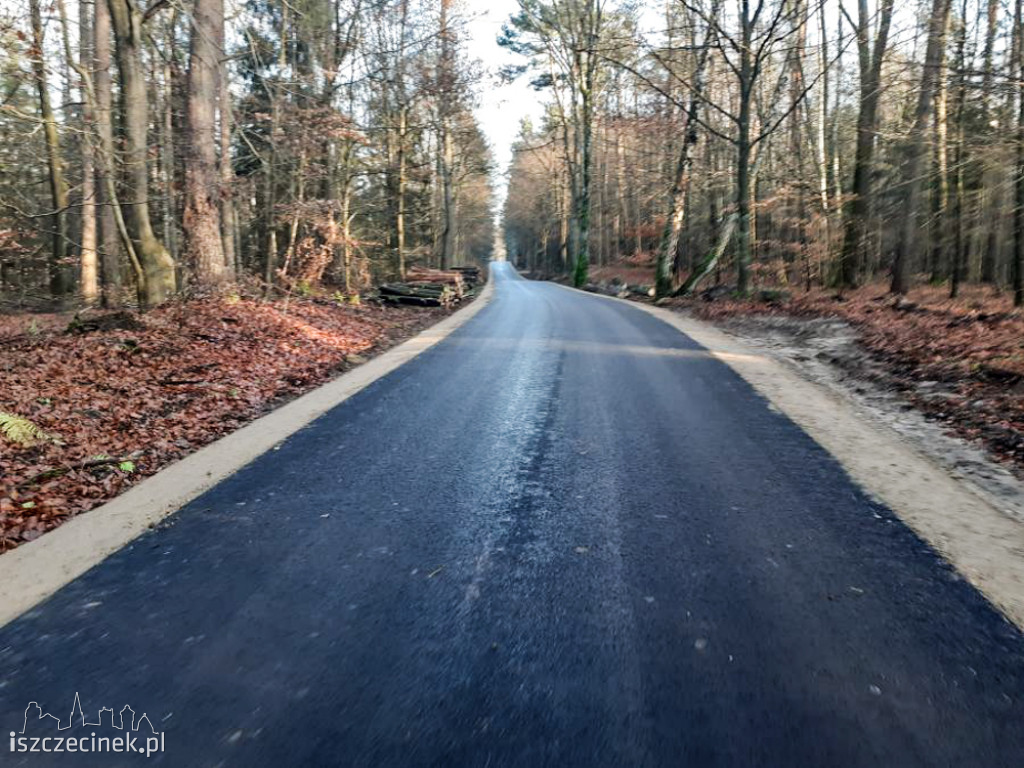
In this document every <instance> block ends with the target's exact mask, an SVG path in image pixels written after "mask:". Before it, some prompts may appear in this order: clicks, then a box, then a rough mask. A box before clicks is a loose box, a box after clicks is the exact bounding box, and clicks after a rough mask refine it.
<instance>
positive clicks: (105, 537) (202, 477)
mask: <svg viewBox="0 0 1024 768" xmlns="http://www.w3.org/2000/svg"><path fill="white" fill-rule="evenodd" d="M493 294H494V279H493V277H492V278H491V279H489V280H488V281H487V283H486V285H485V286H484V289H483V291H481V293H480V295H479V296H477V298H476V299H475V300H474V301H473V302H472V303H471V304H469V305H468V306H466V307H464V308H462V309H460V310H458V311H457V312H455V313H453V314H452V315H450V316H448V317H446V318H445V319H444V320H442V321H440V322H439V323H436V324H435V325H432V326H431V327H429V328H427V329H426V330H424V331H422V332H421V333H419V334H417V335H416V336H414V337H412V338H411V339H408V340H407V341H404V342H402V343H401V344H399V345H398V346H396V347H394V348H393V349H390V350H388V351H386V352H384V353H382V354H380V355H378V356H376V357H374V358H372V359H371V360H369V361H368V362H366V363H363V364H362V365H360V366H358V367H357V368H355V369H353V370H351V371H348V372H347V373H344V374H342V375H341V376H338V377H337V378H335V379H333V380H331V381H329V382H327V383H326V384H324V385H322V386H320V387H318V388H317V389H314V390H313V391H311V392H307V393H306V394H305V395H302V396H301V397H298V398H296V399H295V400H293V401H292V402H290V403H287V404H286V405H283V406H281V407H280V408H278V409H276V410H274V411H272V412H271V413H269V414H267V415H266V416H262V417H260V418H259V419H256V420H255V421H253V422H251V423H250V424H247V425H246V426H244V427H242V428H241V429H238V430H236V431H235V432H232V433H231V434H230V435H226V436H225V437H222V438H221V439H219V440H217V441H215V442H213V443H210V444H209V445H207V446H205V447H203V448H201V449H199V450H198V451H196V452H195V453H192V454H190V455H188V456H186V457H185V458H183V459H181V460H180V461H177V462H175V463H174V464H171V465H170V466H167V467H165V468H164V469H162V470H160V471H159V472H157V473H156V474H155V475H153V476H151V477H148V478H146V479H145V480H143V481H142V482H140V483H138V484H137V485H134V486H132V487H131V488H129V489H128V490H127V491H125V492H124V493H123V494H121V495H120V496H117V497H116V498H114V499H112V500H110V501H109V502H107V503H106V504H103V505H102V506H99V507H96V508H95V509H93V510H91V511H89V512H86V513H84V514H81V515H78V516H77V517H74V518H72V519H71V520H69V521H67V522H66V523H64V524H63V525H61V526H60V527H59V528H56V529H54V530H52V531H49V532H48V533H46V534H44V535H43V536H41V537H39V538H38V539H36V540H35V541H31V542H29V543H27V544H23V545H22V546H20V547H18V548H17V549H15V550H13V551H12V552H8V553H7V554H5V555H2V556H0V626H3V625H4V624H7V623H8V622H10V621H13V620H14V619H16V618H17V617H18V616H20V615H22V614H23V613H25V612H27V611H29V610H30V609H32V608H33V607H34V606H36V605H38V604H39V603H40V602H42V601H43V600H45V599H46V598H48V597H49V596H50V595H52V594H53V593H54V592H56V591H57V590H59V589H60V588H61V587H63V586H64V585H65V584H68V583H70V582H71V581H73V580H74V579H76V578H78V577H79V576H81V575H82V574H83V573H85V572H86V571H88V570H89V569H90V568H92V567H93V566H95V565H97V564H98V563H100V562H102V561H103V560H104V559H105V558H107V557H108V556H110V555H111V554H113V553H114V552H116V551H117V550H119V549H121V548H122V547H124V546H125V545H126V544H128V543H130V542H131V541H133V540H134V539H135V538H137V537H138V536H140V535H141V534H142V533H144V532H145V531H146V530H148V529H149V528H151V527H152V526H154V525H155V524H157V523H159V522H160V521H161V520H163V519H164V518H166V517H168V516H169V515H172V514H174V513H175V512H177V511H178V510H179V509H181V508H182V507H183V506H185V505H186V504H187V503H188V502H190V501H192V500H193V499H195V498H196V497H198V496H199V495H200V494H202V493H203V492H204V491H206V490H208V489H209V488H212V487H213V486H214V485H216V484H217V483H219V482H221V481H222V480H224V479H225V478H227V477H228V476H230V475H232V474H234V473H235V472H237V471H238V470H240V469H241V468H242V467H244V466H245V465H246V464H248V463H250V462H251V461H253V460H254V459H256V458H257V457H259V456H261V455H262V454H264V453H266V452H267V451H269V450H271V449H273V448H274V446H275V445H277V444H279V443H280V442H281V441H283V440H285V439H286V438H288V437H289V436H291V435H293V434H294V433H295V432H297V431H299V430H300V429H302V428H303V427H305V426H306V425H308V424H310V423H311V422H312V421H314V420H315V419H317V418H318V417H320V416H322V415H323V414H324V413H326V412H327V411H329V410H331V409H332V408H334V407H335V406H337V405H340V404H341V403H343V402H345V401H346V400H348V399H349V398H350V397H352V396H353V395H355V394H356V393H358V392H360V391H361V390H363V389H365V388H366V387H368V386H370V385H371V384H373V383H374V382H375V381H377V380H378V379H381V378H383V377H384V376H387V375H388V374H389V373H391V372H392V371H394V370H395V369H396V368H398V367H400V366H402V365H404V364H405V363H407V362H409V361H410V360H412V359H413V358H415V357H417V356H418V355H420V354H422V353H423V352H425V351H426V350H428V349H430V348H431V347H433V346H434V345H435V344H437V343H439V342H441V341H442V340H444V339H445V338H447V337H448V336H449V335H451V334H452V333H453V332H454V331H455V330H457V329H458V328H460V327H461V326H463V325H465V324H466V323H467V322H468V321H469V320H471V319H472V318H473V317H474V316H475V315H476V314H477V313H479V312H480V310H482V309H483V308H484V307H485V306H486V305H487V303H488V302H489V301H490V300H491V297H492V296H493Z"/></svg>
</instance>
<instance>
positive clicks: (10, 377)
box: [0, 297, 449, 552]
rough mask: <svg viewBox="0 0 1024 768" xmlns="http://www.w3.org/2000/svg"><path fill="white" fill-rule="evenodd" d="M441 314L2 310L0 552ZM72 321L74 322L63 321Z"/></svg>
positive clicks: (304, 303)
mask: <svg viewBox="0 0 1024 768" xmlns="http://www.w3.org/2000/svg"><path fill="white" fill-rule="evenodd" d="M448 314H449V310H447V309H439V308H435V309H424V308H414V307H383V306H378V305H373V304H363V305H362V306H351V305H344V306H341V305H339V304H337V303H336V302H333V301H328V300H323V299H306V298H303V299H295V298H292V299H290V300H288V301H284V300H281V301H272V302H268V301H262V300H257V299H250V298H237V297H224V298H207V299H194V300H188V301H175V302H172V303H170V304H167V305H165V306H162V307H160V308H158V309H155V310H153V311H151V312H148V313H146V314H143V315H139V314H135V313H128V312H118V313H90V314H88V315H83V318H84V319H85V321H86V322H84V323H78V324H77V325H76V324H74V323H72V321H73V319H74V316H73V315H66V314H49V315H39V314H21V315H8V316H0V348H2V349H3V354H2V356H0V412H7V413H11V414H15V415H17V416H20V417H24V418H26V419H29V420H30V421H31V422H33V424H35V425H36V426H37V427H38V428H39V429H41V430H42V431H43V432H45V433H46V437H44V438H43V439H40V440H37V441H36V442H35V443H34V444H33V445H29V446H19V445H16V444H14V443H12V442H11V441H10V440H3V439H2V438H3V436H2V435H0V552H3V551H6V550H9V549H12V548H13V547H16V546H17V545H18V544H20V543H22V542H26V541H31V540H32V539H34V538H37V537H38V536H40V535H41V534H42V533H44V532H45V531H47V530H50V529H51V528H54V527H56V526H58V525H60V524H61V523H62V522H63V521H65V520H67V519H68V518H70V517H72V516H74V515H77V514H79V513H81V512H85V511H87V510H89V509H91V508H93V507H95V506H98V505H99V504H101V503H103V502H104V501H106V500H108V499H110V498H112V497H113V496H116V495H117V494H119V493H121V492H122V491H124V490H125V489H126V488H127V487H129V486H130V485H132V484H134V483H136V482H138V481H139V480H140V479H142V478H144V477H146V476H148V475H152V474H153V473H155V472H156V471H157V470H159V469H160V468H162V467H164V466H166V465H167V464H169V463H171V462H173V461H175V460H177V459H179V458H181V457H183V456H185V455H186V454H189V453H191V452H193V451H195V450H198V449H199V448H201V447H202V446H203V445H205V444H207V443H210V442H212V441H214V440H216V439H217V438H219V437H221V436H223V435H225V434H227V433H229V432H232V431H233V430H235V429H238V428H239V427H241V426H242V425H244V424H246V423H247V422H249V421H252V420H253V419H255V418H257V417H258V416H260V415H262V414H264V413H266V412H268V411H270V410H272V409H274V408H275V407H277V406H279V405H281V404H282V403H283V402H285V401H287V400H290V399H292V398H294V397H296V396H298V395H300V394H302V393H304V392H306V391H308V390H310V389H313V388H314V387H316V386H317V385H319V384H321V383H323V382H325V381H327V380H328V379H331V378H333V377H334V376H336V375H338V374H339V373H341V372H344V371H345V370H347V369H349V368H352V367H354V366H356V365H359V364H360V363H362V362H365V360H366V359H367V358H368V357H371V356H373V355H376V354H378V353H380V352H383V351H384V350H386V349H388V348H389V347H391V346H394V345H395V344H397V343H398V342H401V341H403V340H405V339H407V338H409V337H410V336H413V335H414V334H415V333H417V332H418V331H420V330H422V329H423V328H425V327H427V326H429V325H432V324H434V323H436V322H437V321H438V320H440V319H441V318H442V317H444V316H446V315H448ZM69 323H71V325H69Z"/></svg>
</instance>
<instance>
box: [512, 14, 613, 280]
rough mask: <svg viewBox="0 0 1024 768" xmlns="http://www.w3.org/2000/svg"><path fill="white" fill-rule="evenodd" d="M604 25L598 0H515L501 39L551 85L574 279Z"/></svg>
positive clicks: (584, 262) (586, 238) (585, 212)
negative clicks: (569, 219) (565, 178)
mask: <svg viewBox="0 0 1024 768" xmlns="http://www.w3.org/2000/svg"><path fill="white" fill-rule="evenodd" d="M604 27H605V14H604V4H603V2H602V0H551V1H550V2H542V1H541V0H519V13H518V14H516V15H515V16H513V17H512V18H511V20H510V21H509V23H508V24H506V25H505V27H504V28H503V31H502V36H501V37H500V38H499V43H500V44H501V45H503V46H506V47H508V48H509V49H510V50H512V51H514V52H516V53H519V54H521V55H523V56H527V57H529V60H530V61H529V64H527V65H525V66H524V67H521V68H520V69H519V70H517V71H514V72H512V73H511V74H521V73H522V72H525V71H526V69H527V68H532V69H533V70H534V73H535V78H534V80H533V82H534V85H535V86H536V87H538V88H551V89H552V93H553V95H554V99H555V105H556V109H557V115H558V118H559V121H560V122H561V140H562V145H563V152H564V160H565V164H566V167H567V168H568V175H569V189H570V193H571V195H572V212H573V216H572V238H571V241H572V250H573V283H574V284H575V285H576V286H581V285H583V284H584V283H586V282H587V272H588V270H589V268H590V224H591V174H592V167H591V165H592V161H593V137H594V107H595V103H596V98H597V87H598V84H599V68H600V61H601V59H600V55H599V53H600V52H599V49H598V46H599V43H600V40H601V33H602V30H603V29H604Z"/></svg>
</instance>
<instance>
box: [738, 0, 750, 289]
mask: <svg viewBox="0 0 1024 768" xmlns="http://www.w3.org/2000/svg"><path fill="white" fill-rule="evenodd" d="M740 7H741V9H742V11H741V16H740V24H741V25H742V35H743V41H742V43H741V45H740V66H739V91H740V93H739V99H740V108H739V115H738V116H737V120H736V132H737V136H736V215H737V222H736V224H737V226H738V227H739V231H738V232H737V233H736V291H737V293H739V294H740V295H741V296H746V295H747V293H748V292H749V291H750V261H751V237H750V230H751V224H752V222H751V208H752V207H753V206H752V204H751V190H752V185H751V183H750V151H751V144H750V121H751V101H752V100H753V97H754V68H753V60H752V59H753V52H752V51H751V42H752V39H753V21H752V20H751V18H750V0H740Z"/></svg>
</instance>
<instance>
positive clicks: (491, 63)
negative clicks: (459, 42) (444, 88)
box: [463, 0, 544, 198]
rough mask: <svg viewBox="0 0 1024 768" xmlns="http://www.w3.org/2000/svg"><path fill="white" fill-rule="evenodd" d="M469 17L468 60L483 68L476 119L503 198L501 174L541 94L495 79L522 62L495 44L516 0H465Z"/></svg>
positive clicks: (536, 114)
mask: <svg viewBox="0 0 1024 768" xmlns="http://www.w3.org/2000/svg"><path fill="white" fill-rule="evenodd" d="M463 7H464V9H465V12H466V14H467V16H468V22H467V25H466V37H467V40H466V48H467V51H468V53H469V57H470V58H472V59H479V60H480V62H481V63H482V65H483V68H484V80H483V82H482V83H481V85H480V104H479V106H478V107H477V109H476V115H477V119H478V120H479V121H480V126H481V128H482V129H483V131H484V133H485V134H486V135H487V139H488V141H489V142H490V144H491V149H492V150H493V151H494V159H495V163H496V166H497V167H496V171H497V173H498V174H499V178H498V179H497V181H498V184H499V188H498V195H499V197H501V198H504V194H505V190H504V174H505V171H506V169H507V168H508V164H509V161H510V160H511V159H512V142H513V141H515V138H516V136H517V134H518V133H519V123H520V121H521V120H522V119H523V118H524V117H529V118H531V119H532V120H533V121H534V123H537V122H538V121H539V119H540V116H541V114H542V113H543V110H542V108H541V104H542V100H543V98H544V94H543V93H538V92H536V91H534V90H533V89H532V88H531V87H530V86H529V85H528V83H527V78H526V77H523V78H520V79H519V80H517V81H516V82H514V83H511V84H502V83H500V82H499V80H498V70H499V69H500V68H501V67H503V66H505V65H507V64H516V63H520V64H521V63H523V62H522V60H521V58H520V57H518V56H514V55H513V54H511V53H510V52H509V51H507V50H506V49H504V48H501V47H500V46H499V45H498V43H497V38H498V35H499V34H500V33H501V25H502V24H504V23H505V22H506V21H507V20H508V18H509V16H511V15H512V14H513V13H514V12H515V11H516V10H518V8H519V4H518V2H517V1H516V0H464V5H463Z"/></svg>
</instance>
